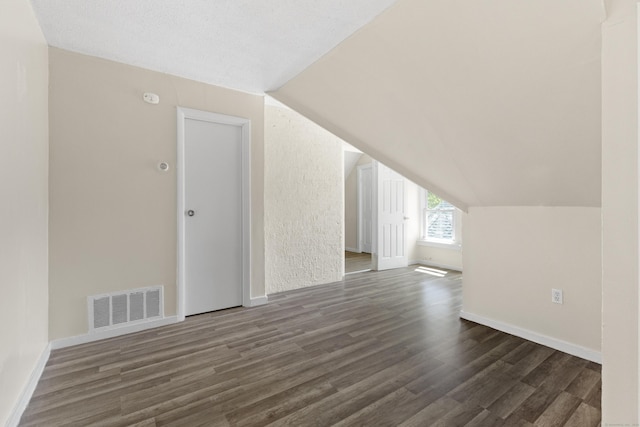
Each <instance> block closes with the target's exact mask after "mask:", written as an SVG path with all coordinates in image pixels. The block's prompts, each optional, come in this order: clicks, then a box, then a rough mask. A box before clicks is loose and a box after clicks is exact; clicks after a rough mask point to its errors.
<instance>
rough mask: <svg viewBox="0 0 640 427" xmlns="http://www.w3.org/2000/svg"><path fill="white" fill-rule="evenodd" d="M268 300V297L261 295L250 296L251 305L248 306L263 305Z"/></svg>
mask: <svg viewBox="0 0 640 427" xmlns="http://www.w3.org/2000/svg"><path fill="white" fill-rule="evenodd" d="M268 302H269V297H267V296H266V295H263V296H261V297H255V298H251V305H249V307H257V306H259V305H265V304H266V303H268Z"/></svg>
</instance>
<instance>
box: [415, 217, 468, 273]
mask: <svg viewBox="0 0 640 427" xmlns="http://www.w3.org/2000/svg"><path fill="white" fill-rule="evenodd" d="M464 216H465V217H466V214H464ZM463 221H464V220H463ZM463 245H464V242H463ZM415 260H416V261H418V262H420V263H424V264H429V265H434V266H438V267H445V268H451V269H453V270H458V271H462V249H447V248H436V247H432V246H422V245H418V246H416V257H415Z"/></svg>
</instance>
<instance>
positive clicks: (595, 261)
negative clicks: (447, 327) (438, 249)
mask: <svg viewBox="0 0 640 427" xmlns="http://www.w3.org/2000/svg"><path fill="white" fill-rule="evenodd" d="M600 221H601V220H600V208H577V207H488V208H471V209H469V214H468V215H467V218H466V222H465V224H464V235H463V242H464V286H463V310H464V311H465V312H466V313H470V314H475V315H478V316H483V317H485V318H489V319H491V320H495V321H499V322H502V323H506V324H509V325H512V326H516V327H519V328H522V329H526V330H528V331H532V332H535V333H537V334H541V335H545V336H547V337H551V338H554V339H556V340H562V341H565V342H567V343H569V344H572V345H575V346H580V347H583V348H586V349H588V350H591V351H595V352H599V351H600V345H601V315H600V307H601V296H602V295H601V293H602V287H601V256H600V248H601V245H600V241H601V235H600V233H601V228H600ZM552 288H555V289H562V290H563V291H564V304H563V305H558V304H553V303H552V302H551V289H552Z"/></svg>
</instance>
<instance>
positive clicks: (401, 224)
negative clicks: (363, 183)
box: [373, 162, 409, 270]
mask: <svg viewBox="0 0 640 427" xmlns="http://www.w3.org/2000/svg"><path fill="white" fill-rule="evenodd" d="M373 167H374V171H373V175H374V181H375V182H376V184H377V189H376V191H375V193H374V194H375V195H376V196H377V197H376V200H375V202H374V206H375V207H376V213H377V215H376V217H377V218H374V223H375V222H376V221H377V227H376V231H377V233H376V239H375V240H377V242H376V251H375V252H374V257H373V258H374V264H375V268H376V269H377V270H388V269H391V268H400V267H406V266H407V265H409V260H408V258H407V226H406V221H407V220H408V219H409V218H408V217H407V213H406V212H407V185H406V181H405V178H404V177H403V176H402V175H400V174H398V173H396V172H395V171H393V170H391V169H389V168H388V167H386V166H385V165H383V164H382V163H380V162H374V165H373Z"/></svg>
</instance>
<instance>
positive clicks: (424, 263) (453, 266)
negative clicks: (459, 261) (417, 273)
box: [413, 260, 462, 273]
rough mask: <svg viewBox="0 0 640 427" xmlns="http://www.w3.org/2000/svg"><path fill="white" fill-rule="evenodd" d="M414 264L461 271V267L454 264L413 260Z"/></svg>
mask: <svg viewBox="0 0 640 427" xmlns="http://www.w3.org/2000/svg"><path fill="white" fill-rule="evenodd" d="M413 263H415V264H420V265H424V266H426V267H436V268H446V269H447V270H453V271H459V272H461V273H462V269H461V268H460V267H456V266H455V265H447V264H440V263H439V262H431V261H423V260H420V261H414V262H413Z"/></svg>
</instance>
